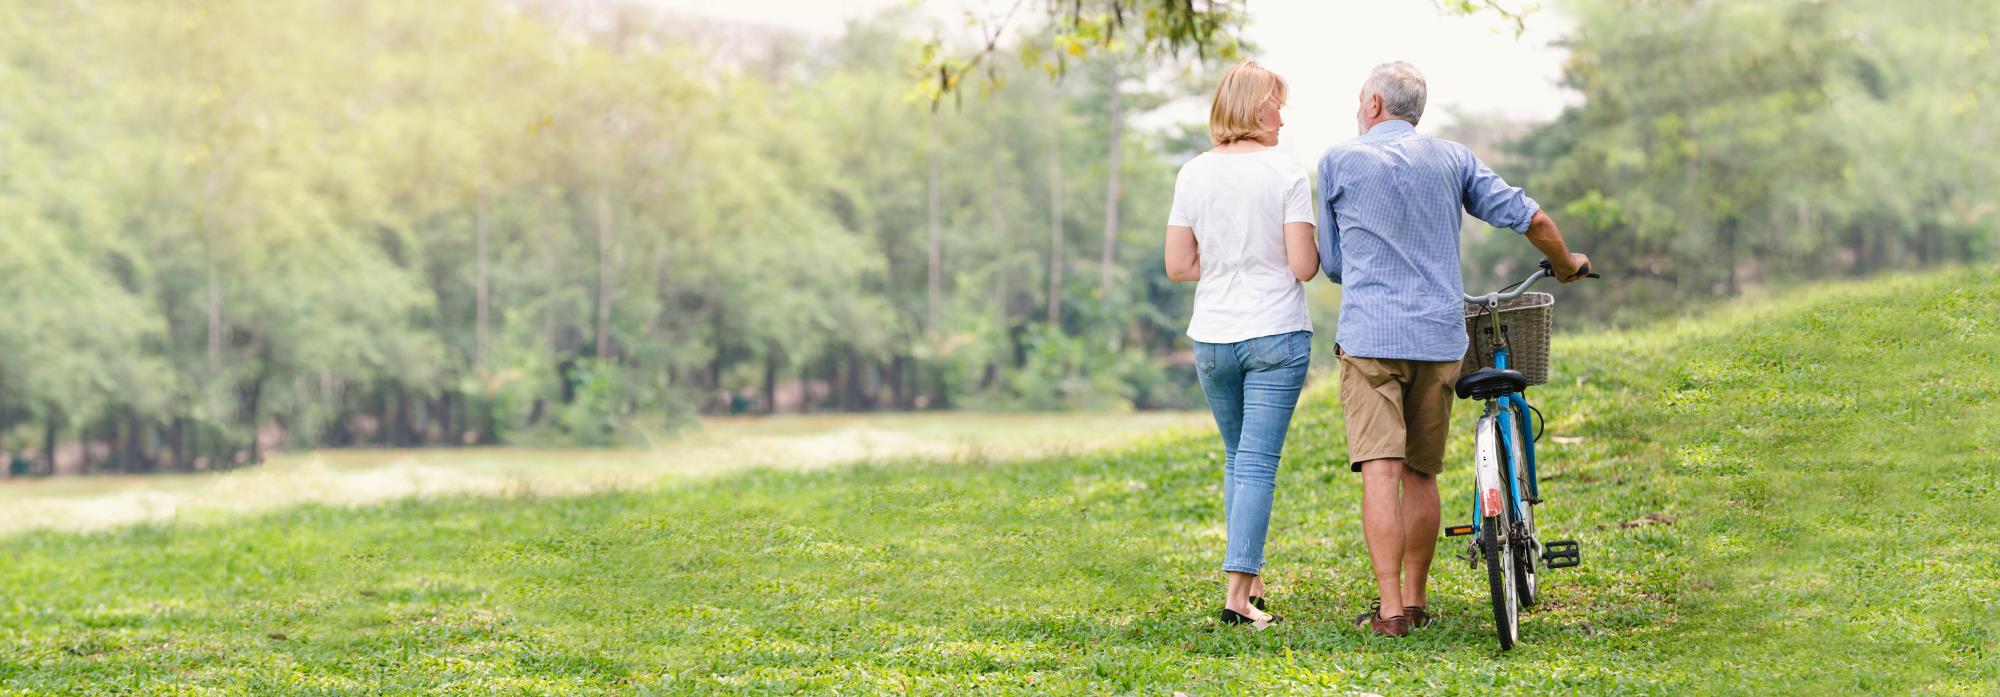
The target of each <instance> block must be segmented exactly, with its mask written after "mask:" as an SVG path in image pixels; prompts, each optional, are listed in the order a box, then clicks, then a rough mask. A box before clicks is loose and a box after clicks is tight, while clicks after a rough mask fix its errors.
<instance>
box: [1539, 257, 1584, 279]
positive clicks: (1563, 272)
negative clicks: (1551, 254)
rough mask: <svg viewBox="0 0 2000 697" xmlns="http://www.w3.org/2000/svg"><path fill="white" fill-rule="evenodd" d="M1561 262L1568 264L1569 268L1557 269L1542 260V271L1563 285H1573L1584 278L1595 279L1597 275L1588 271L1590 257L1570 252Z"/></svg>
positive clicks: (1547, 261) (1545, 260)
mask: <svg viewBox="0 0 2000 697" xmlns="http://www.w3.org/2000/svg"><path fill="white" fill-rule="evenodd" d="M1563 261H1567V262H1569V263H1570V264H1571V266H1570V268H1568V269H1558V268H1556V267H1555V264H1552V263H1550V262H1549V260H1547V259H1543V260H1542V270H1543V271H1546V272H1548V275H1550V276H1554V277H1555V279H1556V280H1558V281H1562V282H1563V283H1574V282H1576V281H1578V280H1581V279H1585V278H1597V273H1596V272H1593V271H1591V270H1590V257H1587V256H1584V255H1582V254H1578V253H1576V252H1570V253H1569V257H1568V258H1567V259H1564V260H1563Z"/></svg>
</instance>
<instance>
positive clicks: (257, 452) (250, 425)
mask: <svg viewBox="0 0 2000 697" xmlns="http://www.w3.org/2000/svg"><path fill="white" fill-rule="evenodd" d="M266 377H267V376H266V374H265V372H264V371H262V370H259V371H257V377H256V378H255V379H252V380H251V381H250V385H249V386H248V387H247V388H245V389H244V391H243V405H244V407H243V426H244V428H246V429H249V431H250V461H249V463H248V464H252V465H256V464H262V463H263V462H264V446H263V443H262V440H263V439H262V438H259V437H258V436H259V435H261V434H259V433H258V432H257V416H258V411H259V410H260V409H261V408H262V405H263V402H264V379H265V378H266Z"/></svg>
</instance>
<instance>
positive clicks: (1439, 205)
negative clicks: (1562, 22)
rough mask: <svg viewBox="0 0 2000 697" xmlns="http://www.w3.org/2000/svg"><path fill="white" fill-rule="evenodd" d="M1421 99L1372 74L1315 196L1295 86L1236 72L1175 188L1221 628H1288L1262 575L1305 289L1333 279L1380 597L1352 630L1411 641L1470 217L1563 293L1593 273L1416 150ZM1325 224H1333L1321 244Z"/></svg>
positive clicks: (1420, 82) (1401, 73) (1177, 268)
mask: <svg viewBox="0 0 2000 697" xmlns="http://www.w3.org/2000/svg"><path fill="white" fill-rule="evenodd" d="M1424 97H1425V86H1424V78H1423V75H1422V74H1420V73H1418V72H1417V69H1416V68H1414V67H1412V66H1410V65H1409V64H1407V63H1388V64H1385V65H1381V66H1377V67H1376V68H1375V70H1374V71H1373V72H1372V73H1371V74H1370V75H1369V76H1368V80H1367V82H1366V83H1365V84H1363V85H1362V88H1361V104H1360V108H1359V110H1358V111H1357V112H1356V114H1355V119H1356V121H1357V122H1358V125H1359V126H1360V131H1361V135H1360V137H1358V138H1355V139H1353V140H1350V141H1347V142H1345V143H1341V144H1339V145H1335V146H1333V147H1332V148H1329V149H1328V150H1327V151H1326V154H1324V155H1322V156H1320V159H1319V167H1318V170H1319V171H1318V174H1319V187H1318V191H1317V193H1315V191H1314V187H1313V184H1312V182H1310V181H1308V180H1307V178H1306V171H1305V168H1303V167H1301V166H1299V164H1298V163H1296V162H1294V161H1293V160H1292V159H1290V158H1289V157H1287V156H1286V155H1284V154H1281V153H1280V152H1278V151H1277V150H1275V149H1274V148H1273V146H1275V145H1277V144H1278V129H1279V128H1281V127H1282V126H1284V123H1285V122H1284V117H1283V116H1282V115H1281V113H1280V110H1281V109H1283V108H1284V106H1285V82H1284V80H1283V79H1281V78H1279V77H1278V76H1277V75H1276V74H1273V73H1272V72H1271V71H1269V70H1266V69H1264V68H1263V67H1262V66H1259V65H1257V64H1256V63H1255V62H1247V63H1244V64H1242V65H1239V66H1236V67H1235V68H1232V69H1230V71H1229V72H1228V73H1226V74H1224V75H1223V77H1222V84H1221V85H1219V86H1217V87H1216V89H1215V102H1214V104H1213V105H1212V106H1211V107H1210V110H1209V117H1208V129H1209V136H1210V138H1211V139H1212V140H1213V141H1214V143H1215V148H1214V149H1212V150H1209V151H1208V152H1205V153H1202V154H1201V155H1199V156H1197V157H1195V158H1194V159H1193V160H1190V161H1188V163H1187V164H1186V165H1184V166H1183V167H1182V168H1181V171H1180V176H1179V178H1178V179H1177V180H1176V181H1175V183H1174V202H1173V211H1172V212H1171V213H1170V214H1169V215H1168V217H1167V249H1166V267H1167V276H1168V277H1169V278H1171V279H1173V280H1175V281H1196V282H1197V285H1196V286H1195V300H1194V316H1193V317H1192V318H1191V319H1190V320H1189V321H1188V330H1187V333H1188V337H1189V338H1191V339H1193V340H1194V349H1195V370H1196V372H1197V373H1199V375H1200V378H1201V389H1202V392H1203V394H1205V395H1207V397H1208V405H1209V408H1210V409H1211V410H1213V411H1214V412H1215V425H1216V427H1217V428H1218V429H1220V430H1221V431H1222V447H1223V453H1224V459H1223V467H1222V510H1223V517H1224V518H1225V519H1226V521H1227V526H1228V551H1227V553H1226V554H1225V555H1224V557H1223V560H1222V569H1223V571H1225V572H1227V576H1228V580H1229V583H1228V590H1227V594H1226V595H1225V596H1224V600H1223V609H1222V621H1223V622H1224V623H1227V624H1240V625H1248V626H1251V627H1254V628H1257V629H1263V628H1265V627H1267V626H1269V625H1271V624H1272V623H1275V622H1278V621H1279V620H1281V619H1282V618H1280V617H1279V616H1278V615H1275V614H1272V613H1270V612H1267V609H1268V608H1267V605H1266V602H1265V597H1264V584H1263V581H1262V579H1261V578H1260V576H1259V574H1260V572H1262V570H1263V568H1264V536H1265V530H1266V528H1267V527H1268V526H1269V523H1270V518H1271V499H1272V494H1273V492H1274V490H1275V488H1276V482H1277V473H1278V455H1279V453H1280V452H1281V451H1282V450H1283V449H1284V446H1285V430H1286V427H1287V426H1288V425H1289V424H1290V423H1291V419H1292V409H1293V407H1294V406H1295V405H1296V404H1297V403H1298V397H1299V391H1300V389H1301V388H1302V387H1303V386H1304V385H1305V379H1306V363H1307V359H1308V356H1309V355H1310V354H1311V353H1312V351H1311V348H1312V343H1311V341H1312V321H1311V319H1309V317H1308V315H1307V312H1306V297H1305V288H1304V286H1303V284H1304V283H1305V282H1306V281H1309V280H1312V278H1313V276H1315V275H1317V274H1318V273H1319V272H1321V271H1324V272H1325V273H1326V275H1327V277H1328V278H1329V279H1331V280H1332V281H1333V282H1335V283H1340V284H1342V286H1343V289H1344V292H1343V293H1342V295H1341V300H1340V326H1339V328H1338V331H1337V332H1336V334H1335V337H1334V352H1335V355H1337V356H1339V360H1340V405H1341V409H1342V410H1343V411H1344V412H1345V415H1346V421H1347V450H1348V456H1349V459H1350V460H1351V461H1352V467H1353V470H1354V471H1355V472H1359V473H1361V482H1362V498H1361V529H1362V534H1363V536H1364V537H1365V538H1366V539H1367V542H1368V556H1369V560H1370V561H1371V562H1372V563H1373V567H1374V572H1375V584H1376V588H1377V591H1378V592H1379V593H1380V594H1381V595H1380V596H1379V600H1378V601H1377V602H1376V604H1375V606H1374V607H1373V608H1371V609H1370V610H1369V611H1368V612H1365V613H1362V614H1361V615H1360V616H1359V618H1358V619H1357V621H1356V624H1357V626H1359V627H1361V628H1363V629H1366V630H1368V631H1372V632H1374V633H1376V634H1380V635H1385V636H1392V637H1401V636H1405V635H1407V634H1408V633H1409V632H1410V630H1411V629H1416V628H1421V627H1424V626H1427V625H1429V624H1430V622H1431V621H1432V620H1433V619H1435V618H1436V615H1435V614H1434V613H1432V612H1431V611H1430V610H1429V609H1427V606H1426V603H1427V601H1426V598H1425V597H1424V586H1425V582H1426V580H1427V579H1428V576H1429V574H1430V566H1431V557H1432V553H1433V552H1434V551H1435V549H1436V547H1437V535H1438V523H1439V520H1438V519H1439V511H1438V487H1437V475H1438V473H1439V472H1441V471H1442V470H1443V469H1444V450H1445V435H1446V433H1445V432H1446V428H1447V424H1448V423H1449V422H1450V420H1451V407H1452V383H1453V381H1454V380H1456V379H1457V378H1458V373H1459V362H1460V360H1461V358H1463V356H1464V354H1465V349H1466V336H1465V323H1464V319H1463V314H1462V312H1463V310H1462V308H1463V300H1462V292H1463V291H1462V287H1463V280H1462V279H1461V278H1460V277H1459V259H1458V254H1459V250H1458V235H1459V224H1460V221H1461V217H1460V211H1461V210H1463V211H1465V212H1469V213H1471V214H1472V215H1473V216H1474V217H1477V218H1479V219H1481V220H1484V221H1486V222H1487V223H1490V224H1492V225H1494V226H1496V227H1504V228H1508V229H1511V230H1513V231H1515V232H1517V233H1523V234H1524V235H1525V236H1526V237H1527V238H1528V241H1529V242H1531V243H1532V244H1533V245H1534V246H1535V248H1536V249H1538V250H1540V251H1541V252H1542V254H1544V255H1545V256H1547V257H1548V259H1549V261H1550V263H1551V264H1552V265H1553V266H1554V272H1555V275H1556V278H1557V279H1558V280H1560V281H1562V282H1564V283H1569V282H1572V281H1575V280H1577V279H1578V278H1580V277H1581V276H1582V274H1583V273H1584V272H1585V271H1587V269H1588V262H1589V260H1588V259H1586V258H1585V257H1584V255H1582V254H1575V253H1571V252H1570V251H1569V249H1568V248H1567V247H1566V246H1565V245H1564V244H1563V239H1562V233H1561V232H1560V231H1558V230H1557V229H1556V225H1555V222H1554V221H1551V220H1550V219H1549V217H1548V215H1547V214H1545V213H1543V212H1542V210H1541V207H1540V206H1539V205H1537V204H1536V203H1535V201H1534V199H1531V198H1528V197H1527V196H1525V195H1523V194H1522V192H1521V190H1520V189H1518V188H1514V187H1511V186H1508V185H1507V183H1506V182H1504V181H1501V179H1500V177H1498V176H1496V175H1495V174H1494V173H1493V170H1491V169H1487V167H1486V165H1484V164H1482V163H1480V161H1479V159H1478V158H1476V157H1474V156H1473V154H1472V151H1471V150H1469V149H1467V148H1466V147H1465V146H1464V145H1460V144H1458V143H1454V142H1451V141H1447V140H1440V139H1437V138H1432V137H1429V136H1425V135H1421V134H1419V133H1417V132H1416V125H1417V121H1418V119H1419V118H1421V117H1422V116H1423V113H1424ZM1316 213H1325V217H1324V220H1323V222H1324V223H1325V226H1324V227H1322V228H1320V229H1319V230H1318V231H1317V234H1315V231H1314V228H1315V224H1314V218H1315V214H1316Z"/></svg>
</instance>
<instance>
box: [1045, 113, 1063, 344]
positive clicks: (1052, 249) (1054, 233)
mask: <svg viewBox="0 0 2000 697" xmlns="http://www.w3.org/2000/svg"><path fill="white" fill-rule="evenodd" d="M1060 97H1061V93H1057V98H1056V99H1051V100H1049V112H1050V117H1049V298H1048V300H1049V308H1048V309H1049V311H1048V319H1049V326H1051V327H1061V326H1062V275H1063V267H1062V264H1063V259H1062V257H1063V212H1062V208H1063V190H1062V189H1063V187H1062V124H1061V122H1060V117H1061V115H1062V104H1061V101H1062V100H1061V98H1060Z"/></svg>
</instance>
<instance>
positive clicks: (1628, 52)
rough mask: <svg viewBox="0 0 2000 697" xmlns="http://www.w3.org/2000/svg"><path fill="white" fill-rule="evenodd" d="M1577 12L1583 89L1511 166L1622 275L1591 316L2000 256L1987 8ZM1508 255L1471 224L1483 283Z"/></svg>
mask: <svg viewBox="0 0 2000 697" xmlns="http://www.w3.org/2000/svg"><path fill="white" fill-rule="evenodd" d="M1566 9H1567V10H1569V11H1570V12H1571V13H1572V14H1574V15H1575V16H1576V17H1577V19H1578V26H1577V28H1576V30H1575V32H1574V35H1573V36H1572V37H1571V38H1570V40H1569V41H1568V42H1567V43H1568V45H1569V47H1570V49H1571V51H1572V54H1571V59H1570V62H1569V64H1568V68H1567V71H1566V74H1567V78H1566V80H1567V82H1568V84H1569V85H1570V86H1571V87H1572V88H1574V89H1576V90H1578V91H1579V92H1581V93H1582V94H1583V97H1584V103H1583V104H1582V105H1581V106H1578V107H1574V108H1571V109H1569V110H1568V111H1566V112H1565V113H1564V114H1563V115H1562V116H1561V117H1560V118H1559V119H1557V120H1556V121H1555V122H1554V123H1552V124H1549V125H1546V126H1542V127H1539V128H1536V129H1534V130H1533V132H1531V133H1529V134H1527V135H1526V136H1525V137H1523V138H1520V139H1519V140H1518V141H1516V142H1515V143H1514V144H1513V145H1512V147H1511V150H1512V152H1511V153H1510V154H1511V157H1509V158H1507V160H1508V161H1506V162H1503V163H1501V164H1500V165H1499V167H1500V169H1501V170H1502V171H1503V173H1504V174H1509V175H1511V178H1512V179H1513V180H1514V181H1515V182H1516V183H1519V184H1524V185H1525V186H1526V187H1527V188H1528V190H1529V191H1530V192H1531V194H1532V195H1534V196H1536V197H1537V198H1538V199H1539V200H1540V201H1541V202H1542V203H1543V204H1544V205H1545V206H1547V207H1548V208H1549V210H1550V211H1551V212H1552V213H1557V214H1558V215H1557V220H1558V222H1559V223H1560V224H1562V225H1563V226H1564V227H1565V231H1566V232H1567V233H1569V237H1570V238H1571V240H1572V241H1573V242H1574V243H1575V244H1576V246H1577V247H1578V248H1579V249H1582V250H1583V251H1586V252H1588V253H1591V254H1592V255H1593V256H1594V258H1596V259H1598V260H1599V262H1600V266H1601V267H1602V268H1603V270H1605V271H1607V272H1609V273H1611V274H1614V275H1615V276H1616V277H1617V278H1619V279H1620V280H1621V281H1625V283H1620V284H1605V285H1604V286H1602V287H1599V288H1585V289H1582V290H1581V292H1582V293H1583V295H1582V297H1586V298H1590V299H1591V300H1593V301H1594V302H1593V303H1592V304H1593V305H1596V306H1597V307H1599V308H1601V310H1600V311H1598V312H1597V313H1595V315H1594V316H1595V318H1596V319H1600V320H1603V319H1613V320H1622V321H1626V322H1632V321H1643V320H1644V319H1645V318H1648V317H1651V316H1654V315H1657V314H1659V313H1661V312H1664V311H1671V310H1672V309H1673V308H1675V307H1679V306H1684V305H1685V304H1686V303H1688V302H1689V301H1694V300H1700V299H1704V298H1713V297H1716V296H1727V295H1734V294H1737V293H1740V292H1744V291H1745V290H1749V289H1755V288H1761V287H1771V286H1783V285H1786V284H1790V283H1794V282H1797V281H1800V280H1808V279H1815V278H1826V277H1831V276H1844V275H1846V276H1855V275H1866V274H1870V273H1874V272H1877V271H1879V270H1882V269H1893V268H1912V267H1920V266H1929V265H1935V264H1939V263H1947V262H1954V261H1966V260H1980V259H1990V258H1992V254H1993V253H1994V247H1995V241H1996V240H2000V208H1995V207H1994V206H1993V205H1991V204H1990V203H1989V202H1990V201H1992V200H1994V199H1995V198H1996V197H2000V171H1996V170H1995V168H1994V166H1993V162H1992V159H1993V158H1991V157H1990V156H1988V155H1987V154H1988V153H1991V152H1993V151H1994V150H1995V149H1996V145H2000V143H1996V141H1995V138H1996V137H2000V136H1997V135H1996V134H2000V116H1996V114H2000V111H1996V110H1994V109H1990V108H1977V107H1976V105H1977V104H1978V100H1979V97H1978V96H1977V95H1980V94H1990V93H1993V92H1996V91H2000V68H1996V66H2000V60H1995V57H1994V56H1995V54H1994V50H1995V49H1994V47H1993V45H1992V38H1991V35H1990V31H1989V28H1990V27H1992V26H1994V25H1995V23H1996V22H2000V12H1996V6H1995V5H1993V4H1992V3H1957V2H1930V1H1926V2H1917V3H1899V4H1883V3H1869V2H1803V1H1801V2H1789V1H1788V2H1770V3H1727V2H1691V3H1650V2H1628V1H1626V0H1579V1H1578V2H1574V3H1568V4H1566ZM1481 229H1483V227H1482V228H1481ZM1516 250H1517V246H1516V245H1515V244H1514V243H1513V242H1512V241H1504V242H1503V241H1502V240H1500V239H1497V236H1492V237H1489V236H1486V235H1484V234H1480V235H1476V236H1474V237H1473V238H1472V243H1471V244H1470V245H1469V246H1468V254H1467V264H1468V268H1469V269H1471V270H1472V273H1471V277H1473V278H1493V277H1495V276H1494V274H1492V271H1493V270H1494V269H1497V268H1499V267H1500V266H1501V265H1503V264H1504V263H1505V261H1506V259H1508V258H1509V255H1515V256H1517V255H1518V254H1517V252H1516ZM1501 275H1504V274H1501ZM1612 308H1616V309H1615V310H1614V309H1612Z"/></svg>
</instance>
